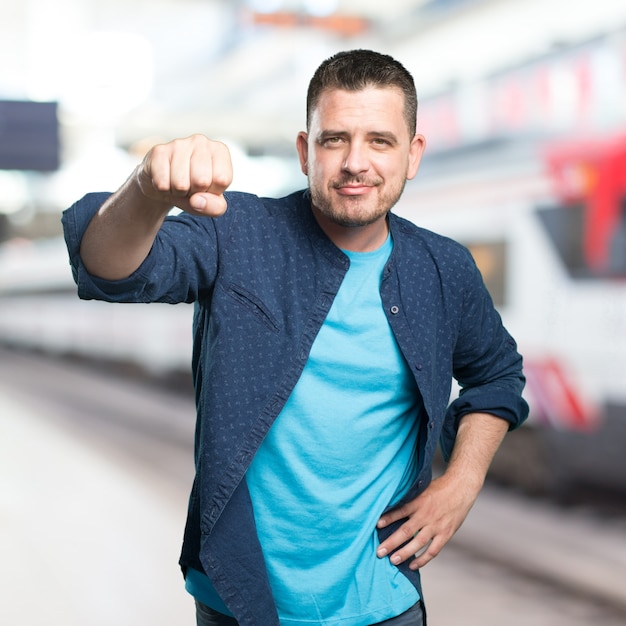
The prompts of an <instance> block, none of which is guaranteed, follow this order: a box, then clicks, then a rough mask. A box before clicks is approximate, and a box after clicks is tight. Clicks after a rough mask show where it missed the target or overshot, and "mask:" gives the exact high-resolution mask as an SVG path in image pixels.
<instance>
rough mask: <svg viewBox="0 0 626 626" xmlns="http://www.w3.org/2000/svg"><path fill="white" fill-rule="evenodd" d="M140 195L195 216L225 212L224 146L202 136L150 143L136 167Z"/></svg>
mask: <svg viewBox="0 0 626 626" xmlns="http://www.w3.org/2000/svg"><path fill="white" fill-rule="evenodd" d="M136 177H137V178H136V180H137V184H138V185H139V188H140V190H141V192H142V193H143V195H144V196H145V197H146V198H147V199H149V200H151V201H154V202H158V203H162V204H165V205H169V206H176V207H178V208H179V209H182V210H183V211H186V212H188V213H193V214H195V215H207V216H210V217H217V216H219V215H222V214H223V213H224V211H226V200H225V199H224V195H223V194H224V191H225V190H226V189H227V188H228V186H229V185H230V183H231V182H232V179H233V167H232V163H231V159H230V152H229V150H228V148H227V146H226V145H224V144H223V143H221V142H219V141H212V140H210V139H208V138H207V137H204V136H203V135H192V136H191V137H187V138H186V139H175V140H174V141H171V142H169V143H166V144H160V145H157V146H154V147H153V148H152V149H151V150H150V151H149V152H148V154H146V156H145V158H144V160H143V162H142V163H141V165H140V166H139V167H138V168H137V170H136Z"/></svg>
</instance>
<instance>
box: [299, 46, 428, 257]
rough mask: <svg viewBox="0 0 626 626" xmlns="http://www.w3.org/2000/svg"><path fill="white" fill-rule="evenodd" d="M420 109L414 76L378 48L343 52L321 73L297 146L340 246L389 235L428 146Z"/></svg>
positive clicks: (368, 243)
mask: <svg viewBox="0 0 626 626" xmlns="http://www.w3.org/2000/svg"><path fill="white" fill-rule="evenodd" d="M416 107H417V99H416V97H415V88H414V85H413V79H412V78H411V75H410V74H409V73H408V72H407V71H406V70H405V69H404V68H403V67H402V65H400V64H399V63H398V62H396V61H395V60H393V59H392V58H391V57H388V56H385V55H382V54H378V53H376V52H368V51H365V50H355V51H352V52H344V53H340V54H337V55H335V56H334V57H332V58H330V59H329V60H328V61H325V62H324V63H323V64H322V65H321V66H320V68H319V69H318V70H317V72H316V73H315V75H314V76H313V79H312V80H311V85H310V87H309V92H308V98H307V131H306V132H301V133H299V134H298V138H297V143H296V147H297V149H298V156H299V158H300V166H301V168H302V171H303V173H304V174H306V176H307V178H308V181H309V191H310V193H311V204H312V208H313V212H314V214H315V216H316V218H317V220H318V222H319V223H320V225H321V226H322V228H323V229H324V230H325V232H326V234H327V235H328V236H329V237H330V238H331V239H332V240H333V241H334V242H335V244H337V245H338V246H339V247H344V248H346V249H349V250H354V251H359V250H361V251H366V250H368V249H374V248H375V247H376V246H378V245H380V244H382V241H384V238H385V237H386V234H387V223H386V216H387V213H388V212H389V210H390V209H391V208H392V207H393V206H394V205H395V204H396V202H397V201H398V200H399V198H400V196H401V195H402V191H403V189H404V185H405V182H406V181H407V180H409V179H411V178H413V177H414V176H415V174H416V173H417V170H418V167H419V163H420V160H421V156H422V153H423V151H424V146H425V140H424V137H422V136H421V135H419V134H417V133H416V132H415V116H416Z"/></svg>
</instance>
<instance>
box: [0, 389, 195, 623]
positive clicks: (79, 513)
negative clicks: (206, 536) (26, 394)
mask: <svg viewBox="0 0 626 626" xmlns="http://www.w3.org/2000/svg"><path fill="white" fill-rule="evenodd" d="M0 415H1V417H0V430H1V432H2V435H1V436H0V596H1V597H2V600H1V601H0V624H3V625H4V626H40V625H41V624H51V625H57V624H63V625H64V626H138V625H143V624H150V625H151V626H166V625H167V626H172V625H178V624H181V625H182V624H190V625H191V624H193V623H194V610H193V602H192V600H191V598H190V597H189V596H188V595H187V594H186V592H185V591H184V589H183V582H182V576H181V574H180V571H179V569H178V567H177V565H176V564H177V559H178V551H179V547H180V541H181V537H182V529H183V524H184V513H185V501H186V497H187V494H186V493H183V492H182V491H181V493H180V497H179V498H176V499H174V498H173V497H172V492H171V490H167V491H166V492H165V493H159V487H158V485H157V484H149V483H148V482H146V480H145V476H142V475H141V474H137V473H136V472H133V471H129V468H128V467H124V465H123V464H121V463H120V460H119V459H115V458H111V457H107V456H104V455H103V454H102V453H100V452H98V451H97V450H94V449H90V448H89V447H87V446H85V445H84V443H83V442H81V441H79V440H77V439H75V438H74V437H73V436H72V435H70V434H68V433H66V432H64V431H63V430H62V429H60V428H58V427H56V426H53V425H52V424H50V423H47V421H46V420H45V419H44V418H43V416H42V415H37V414H34V413H33V412H31V411H30V410H29V409H28V407H26V406H25V405H24V404H23V403H19V402H17V401H16V400H15V399H14V398H12V397H11V394H10V392H9V391H7V389H3V388H2V387H0Z"/></svg>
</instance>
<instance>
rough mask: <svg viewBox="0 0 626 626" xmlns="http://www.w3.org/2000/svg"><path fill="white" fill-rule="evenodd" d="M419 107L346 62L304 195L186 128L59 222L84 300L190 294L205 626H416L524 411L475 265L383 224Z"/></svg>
mask: <svg viewBox="0 0 626 626" xmlns="http://www.w3.org/2000/svg"><path fill="white" fill-rule="evenodd" d="M416 110H417V98H416V95H415V87H414V84H413V79H412V77H411V76H410V74H409V73H408V72H407V71H406V69H405V68H404V67H403V66H402V65H401V64H400V63H398V62H397V61H395V60H394V59H392V58H391V57H388V56H386V55H381V54H378V53H375V52H370V51H364V50H355V51H350V52H345V53H339V54H337V55H335V56H334V57H332V58H330V59H328V60H327V61H325V62H324V63H323V64H322V65H321V66H320V68H319V69H318V70H317V72H316V73H315V75H314V77H313V79H312V81H311V84H310V86H309V91H308V98H307V132H302V133H300V134H299V135H298V138H297V150H298V155H299V159H300V163H301V166H302V171H303V172H304V173H305V174H306V175H307V178H308V182H309V187H308V189H307V190H306V191H302V192H297V193H294V194H292V195H290V196H287V197H286V198H280V199H267V198H265V199H259V198H258V197H256V196H253V195H250V194H241V193H235V192H225V190H226V188H227V187H228V186H229V184H230V181H231V176H232V172H231V162H230V158H229V154H228V149H227V148H226V146H224V145H223V144H221V143H217V142H213V141H210V140H208V139H206V138H205V137H202V136H193V137H189V138H187V139H182V140H176V141H173V142H171V143H169V144H166V145H160V146H156V147H155V148H153V149H152V150H151V151H150V152H149V153H148V154H147V156H146V157H145V159H144V161H143V163H142V164H141V165H140V166H139V167H138V168H137V170H136V171H135V172H134V173H133V175H132V176H131V177H130V178H129V180H128V181H127V182H126V183H125V184H124V185H123V187H122V188H121V189H120V190H119V191H118V192H117V193H115V194H113V195H111V196H108V195H103V194H94V195H89V196H87V197H85V198H84V199H83V200H81V201H80V202H78V203H77V204H76V205H74V206H73V207H72V208H71V209H69V210H68V211H67V212H66V213H65V215H64V225H65V229H66V238H67V242H68V248H69V251H70V257H71V263H72V267H73V271H74V275H75V277H76V281H77V283H78V289H79V294H80V295H81V297H83V298H102V299H107V300H111V301H117V302H129V301H132V302H137V301H138V302H152V301H161V302H171V303H175V302H183V301H184V302H195V303H196V312H195V317H194V353H193V363H192V367H193V374H194V382H195V388H196V399H197V410H198V417H197V419H198V422H197V430H196V454H195V461H196V478H195V481H194V485H193V489H192V493H191V498H190V505H189V514H188V521H187V527H186V531H185V540H184V545H183V551H182V556H181V565H182V568H183V571H184V573H185V577H186V585H187V589H188V590H189V591H190V592H191V593H192V594H193V595H194V596H195V598H196V602H197V615H198V624H199V625H203V626H207V625H209V624H237V623H238V624H241V625H246V626H247V625H250V626H253V625H256V626H272V625H276V624H279V623H280V624H282V625H288V626H305V625H306V626H313V625H322V624H323V625H325V626H339V625H341V626H368V625H370V624H378V623H383V622H384V623H386V624H393V625H394V626H405V625H408V624H411V625H416V624H424V623H425V615H424V611H423V603H422V595H421V587H420V577H419V568H421V567H422V566H423V565H425V564H426V563H428V562H429V561H430V560H431V559H432V558H434V557H435V556H436V555H437V554H438V553H439V551H440V550H441V549H442V547H443V546H444V545H445V543H446V542H447V541H448V540H449V539H450V538H451V537H452V535H453V534H454V533H455V532H456V530H457V529H458V528H459V527H460V525H461V523H462V522H463V520H464V519H465V517H466V515H467V514H468V512H469V510H470V508H471V506H472V505H473V503H474V501H475V499H476V497H477V495H478V492H479V490H480V489H481V486H482V484H483V481H484V478H485V475H486V472H487V468H488V466H489V464H490V462H491V459H492V457H493V455H494V453H495V452H496V450H497V448H498V446H499V444H500V442H501V440H502V438H503V437H504V435H505V433H506V431H507V430H509V429H511V428H514V427H516V426H518V425H519V424H520V423H521V422H522V421H523V420H524V419H525V417H526V415H527V406H526V403H525V402H524V401H523V400H522V398H521V395H520V394H521V391H522V388H523V384H524V378H523V375H522V370H521V357H520V355H519V354H518V353H517V351H516V346H515V342H514V341H513V339H512V338H511V337H510V336H509V334H508V333H507V332H506V330H505V329H504V328H503V326H502V323H501V320H500V317H499V316H498V314H497V313H496V311H495V310H494V308H493V305H492V302H491V299H490V298H489V295H488V293H487V291H486V289H485V287H484V285H483V283H482V280H481V277H480V274H479V272H478V270H477V269H476V267H475V265H474V263H473V261H472V259H471V256H470V254H469V253H468V252H467V250H465V249H464V248H463V247H461V246H460V245H459V244H457V243H455V242H453V241H451V240H449V239H446V238H443V237H440V236H438V235H435V234H433V233H430V232H428V231H425V230H423V229H420V228H418V227H416V226H414V225H412V224H410V223H409V222H407V221H405V220H402V219H400V218H398V217H397V216H395V215H394V214H393V213H391V212H390V209H391V208H392V207H393V206H394V204H395V203H396V202H397V200H398V199H399V197H400V196H401V194H402V190H403V188H404V184H405V182H406V180H408V179H411V178H413V177H414V176H415V175H416V173H417V170H418V167H419V163H420V159H421V156H422V153H423V151H424V147H425V140H424V137H423V136H421V135H419V134H416V127H415V124H416ZM172 206H177V207H180V208H181V209H183V211H184V212H183V213H181V214H180V215H178V216H176V217H166V216H167V214H168V212H169V211H170V209H171V207H172ZM453 377H455V378H456V379H457V380H458V381H459V383H460V385H461V388H462V392H461V395H460V397H459V398H458V399H457V400H455V401H454V402H453V403H452V404H451V405H450V406H448V403H449V397H450V389H451V381H452V378H453ZM438 442H440V444H441V447H442V451H443V454H444V457H445V458H446V460H448V465H447V469H446V471H445V473H444V474H443V475H442V476H441V477H439V478H437V479H435V480H432V479H431V477H432V472H431V464H432V459H433V455H434V452H435V448H436V446H437V443H438Z"/></svg>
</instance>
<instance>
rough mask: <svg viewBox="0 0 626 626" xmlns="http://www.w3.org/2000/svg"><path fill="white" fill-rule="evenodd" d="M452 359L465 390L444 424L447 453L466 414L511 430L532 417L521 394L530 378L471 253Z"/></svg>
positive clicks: (455, 373)
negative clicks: (487, 415) (488, 418)
mask: <svg viewBox="0 0 626 626" xmlns="http://www.w3.org/2000/svg"><path fill="white" fill-rule="evenodd" d="M468 256H469V252H468ZM453 359H454V360H453V373H454V377H455V379H456V380H457V381H458V383H459V385H460V388H461V389H460V393H459V396H458V398H457V399H455V400H454V401H453V402H452V403H451V404H450V406H449V407H448V411H447V414H446V419H445V422H444V432H443V433H442V435H443V438H442V441H447V442H448V445H445V446H443V447H444V448H449V450H444V455H445V456H447V453H449V452H450V451H451V447H450V445H451V444H452V443H453V441H454V438H455V437H456V431H457V429H458V425H459V421H460V420H461V418H462V417H463V416H464V415H467V414H468V413H475V412H479V413H490V414H492V415H496V416H498V417H500V418H502V419H504V420H506V421H507V422H508V423H509V429H514V428H517V427H518V426H520V425H521V424H522V422H523V421H524V420H525V419H526V418H527V416H528V404H527V403H526V401H525V400H524V399H523V397H522V390H523V389H524V385H525V380H526V379H525V377H524V374H523V369H522V356H521V355H520V354H519V352H518V351H517V345H516V342H515V340H514V339H513V337H512V336H511V335H510V334H509V333H508V331H507V330H506V328H505V327H504V326H503V324H502V320H501V318H500V315H499V314H498V312H497V311H496V309H495V307H494V305H493V302H492V300H491V296H490V295H489V292H488V291H487V288H486V287H485V285H484V283H483V280H482V276H481V274H480V272H479V270H478V268H477V267H476V265H475V264H474V261H473V259H471V256H470V258H469V259H468V279H467V281H466V287H465V291H464V295H463V305H462V311H461V322H460V326H459V333H458V337H457V342H456V346H455V350H454V357H453Z"/></svg>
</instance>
